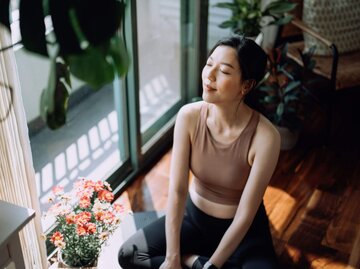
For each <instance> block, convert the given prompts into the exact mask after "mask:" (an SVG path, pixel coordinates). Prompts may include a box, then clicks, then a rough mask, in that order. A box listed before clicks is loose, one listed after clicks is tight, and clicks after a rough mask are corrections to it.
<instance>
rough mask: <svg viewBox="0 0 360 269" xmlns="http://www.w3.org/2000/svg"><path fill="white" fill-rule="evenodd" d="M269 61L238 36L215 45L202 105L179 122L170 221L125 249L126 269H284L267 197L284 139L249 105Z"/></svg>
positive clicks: (190, 108) (148, 229) (147, 231)
mask: <svg viewBox="0 0 360 269" xmlns="http://www.w3.org/2000/svg"><path fill="white" fill-rule="evenodd" d="M266 59H267V58H266V54H265V53H264V51H263V50H262V49H261V48H260V47H259V46H258V45H256V44H255V42H253V41H252V40H249V39H246V38H244V37H241V36H232V37H229V38H225V39H223V40H220V41H219V42H218V43H217V44H216V45H215V46H214V48H213V49H212V51H211V52H210V56H209V58H208V60H207V63H206V65H205V67H204V69H203V71H202V81H203V95H202V97H203V100H204V101H201V102H197V103H192V104H188V105H185V106H184V107H182V108H181V110H180V111H179V113H178V116H177V120H176V124H175V130H174V144H173V152H172V159H171V171H170V186H169V197H168V206H167V212H166V217H163V218H160V219H159V220H157V221H155V222H154V223H152V224H150V225H149V226H147V227H145V228H144V229H142V230H140V231H138V232H137V233H136V234H135V235H134V236H132V237H131V238H130V239H129V240H128V241H127V242H125V243H124V245H123V246H122V248H121V249H120V251H119V263H120V265H121V266H122V268H125V269H126V268H160V269H180V268H193V269H198V268H199V269H201V268H228V269H230V268H234V269H235V268H243V269H270V268H271V269H275V268H279V267H278V265H277V262H276V255H275V251H274V248H273V244H272V239H271V234H270V230H269V224H268V219H267V216H266V212H265V208H264V205H263V195H264V192H265V189H266V187H267V185H268V183H269V180H270V178H271V176H272V174H273V171H274V169H275V166H276V163H277V159H278V155H279V149H280V136H279V134H278V132H277V131H276V129H275V128H274V127H273V125H272V124H271V123H270V122H269V121H268V120H267V119H266V118H264V117H263V116H262V115H260V114H259V113H258V112H256V111H254V110H252V109H251V108H250V107H248V106H247V105H246V104H245V103H244V97H245V96H246V94H247V93H248V92H249V91H250V90H251V89H252V88H254V86H255V85H256V83H257V82H259V81H260V80H261V79H262V77H263V76H264V72H265V66H266ZM190 170H191V171H192V173H193V175H194V177H193V178H192V180H191V184H190V186H189V185H188V183H189V180H188V176H189V171H190ZM188 190H189V191H188ZM188 194H189V195H188Z"/></svg>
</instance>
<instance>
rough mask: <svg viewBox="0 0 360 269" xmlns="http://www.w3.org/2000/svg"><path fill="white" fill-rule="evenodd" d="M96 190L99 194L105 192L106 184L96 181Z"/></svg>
mask: <svg viewBox="0 0 360 269" xmlns="http://www.w3.org/2000/svg"><path fill="white" fill-rule="evenodd" d="M94 189H95V191H97V192H99V191H101V190H103V189H104V183H103V182H102V181H101V180H98V181H96V182H95V185H94Z"/></svg>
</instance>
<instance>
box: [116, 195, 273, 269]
mask: <svg viewBox="0 0 360 269" xmlns="http://www.w3.org/2000/svg"><path fill="white" fill-rule="evenodd" d="M231 222H232V219H219V218H215V217H212V216H209V215H207V214H206V213H204V212H203V211H201V210H200V209H199V208H197V207H196V206H195V205H194V204H193V202H192V201H191V199H190V198H188V200H187V203H186V213H185V216H184V219H183V222H182V225H181V232H180V252H181V255H184V254H195V255H199V256H200V257H199V260H198V262H196V263H195V264H194V266H193V268H192V269H201V268H202V265H203V264H204V263H205V262H206V261H207V260H208V259H209V258H210V257H211V255H212V254H213V253H214V251H215V249H216V248H217V246H218V244H219V242H220V240H221V238H222V237H223V235H224V233H225V232H226V230H227V228H228V227H229V225H230V224H231ZM165 253H166V238H165V217H161V218H160V219H158V220H156V221H154V222H153V223H151V224H150V225H148V226H146V227H145V228H143V229H141V230H139V231H138V232H137V233H136V234H134V235H133V236H131V237H130V238H129V239H128V240H127V241H126V242H125V243H124V244H123V245H122V246H121V248H120V251H119V257H118V258H119V263H120V265H121V267H122V268H123V269H137V268H159V267H160V265H161V264H162V263H163V262H164V260H165ZM183 268H186V267H185V266H183ZM222 268H224V269H225V268H226V269H279V265H278V263H277V259H276V255H275V251H274V248H273V243H272V239H271V234H270V230H269V222H268V218H267V215H266V212H265V208H264V205H263V203H262V204H261V205H260V207H259V209H258V212H257V214H256V216H255V218H254V221H253V223H252V225H251V226H250V229H249V230H248V232H247V233H246V235H245V237H244V238H243V240H242V241H241V243H240V244H239V246H238V248H237V249H236V250H235V251H234V253H233V254H232V255H231V256H230V258H229V259H228V261H227V262H226V263H225V264H224V266H223V267H222Z"/></svg>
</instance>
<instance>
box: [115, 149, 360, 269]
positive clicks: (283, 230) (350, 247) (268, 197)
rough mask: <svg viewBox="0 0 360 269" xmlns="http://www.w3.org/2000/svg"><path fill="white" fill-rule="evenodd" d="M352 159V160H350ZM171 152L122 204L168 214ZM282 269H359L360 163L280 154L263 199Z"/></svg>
mask: <svg viewBox="0 0 360 269" xmlns="http://www.w3.org/2000/svg"><path fill="white" fill-rule="evenodd" d="M349 155H350V156H349ZM170 158H171V151H169V152H168V153H166V154H165V155H164V156H163V157H162V159H161V160H160V161H159V162H158V163H157V164H156V165H155V166H154V167H153V168H152V169H151V170H150V171H148V172H147V173H146V174H144V175H142V176H140V177H139V178H138V179H137V180H136V181H135V182H134V183H133V184H132V185H131V186H130V187H129V188H128V189H127V191H126V192H124V193H123V194H122V195H121V197H120V198H119V199H121V200H122V202H123V203H124V204H126V205H127V206H128V207H130V208H131V210H133V211H134V212H138V211H147V210H164V209H165V205H166V201H167V195H168V193H167V189H168V179H169V167H170ZM264 201H265V206H266V210H267V213H268V215H269V219H270V225H271V231H272V234H273V237H274V244H275V247H276V251H277V253H278V255H279V257H280V260H281V262H282V264H283V266H284V268H286V269H287V268H289V269H290V268H301V269H305V268H313V269H318V268H326V269H330V268H331V269H335V268H336V269H345V268H346V269H350V268H360V161H359V160H358V158H353V156H352V155H351V154H347V153H345V152H342V153H335V152H334V151H331V150H329V149H323V148H313V149H310V150H309V149H307V150H304V149H299V148H298V149H294V150H291V151H287V152H281V154H280V158H279V162H278V166H277V169H276V171H275V173H274V176H273V178H272V180H271V182H270V185H269V187H268V188H267V191H266V193H265V197H264Z"/></svg>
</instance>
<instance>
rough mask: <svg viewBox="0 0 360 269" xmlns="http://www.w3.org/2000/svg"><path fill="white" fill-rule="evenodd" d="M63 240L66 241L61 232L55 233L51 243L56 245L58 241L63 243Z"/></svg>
mask: <svg viewBox="0 0 360 269" xmlns="http://www.w3.org/2000/svg"><path fill="white" fill-rule="evenodd" d="M63 240H64V236H63V235H62V234H61V233H60V232H59V231H57V232H55V233H53V235H52V236H51V239H50V241H51V242H53V243H55V242H56V241H63Z"/></svg>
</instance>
